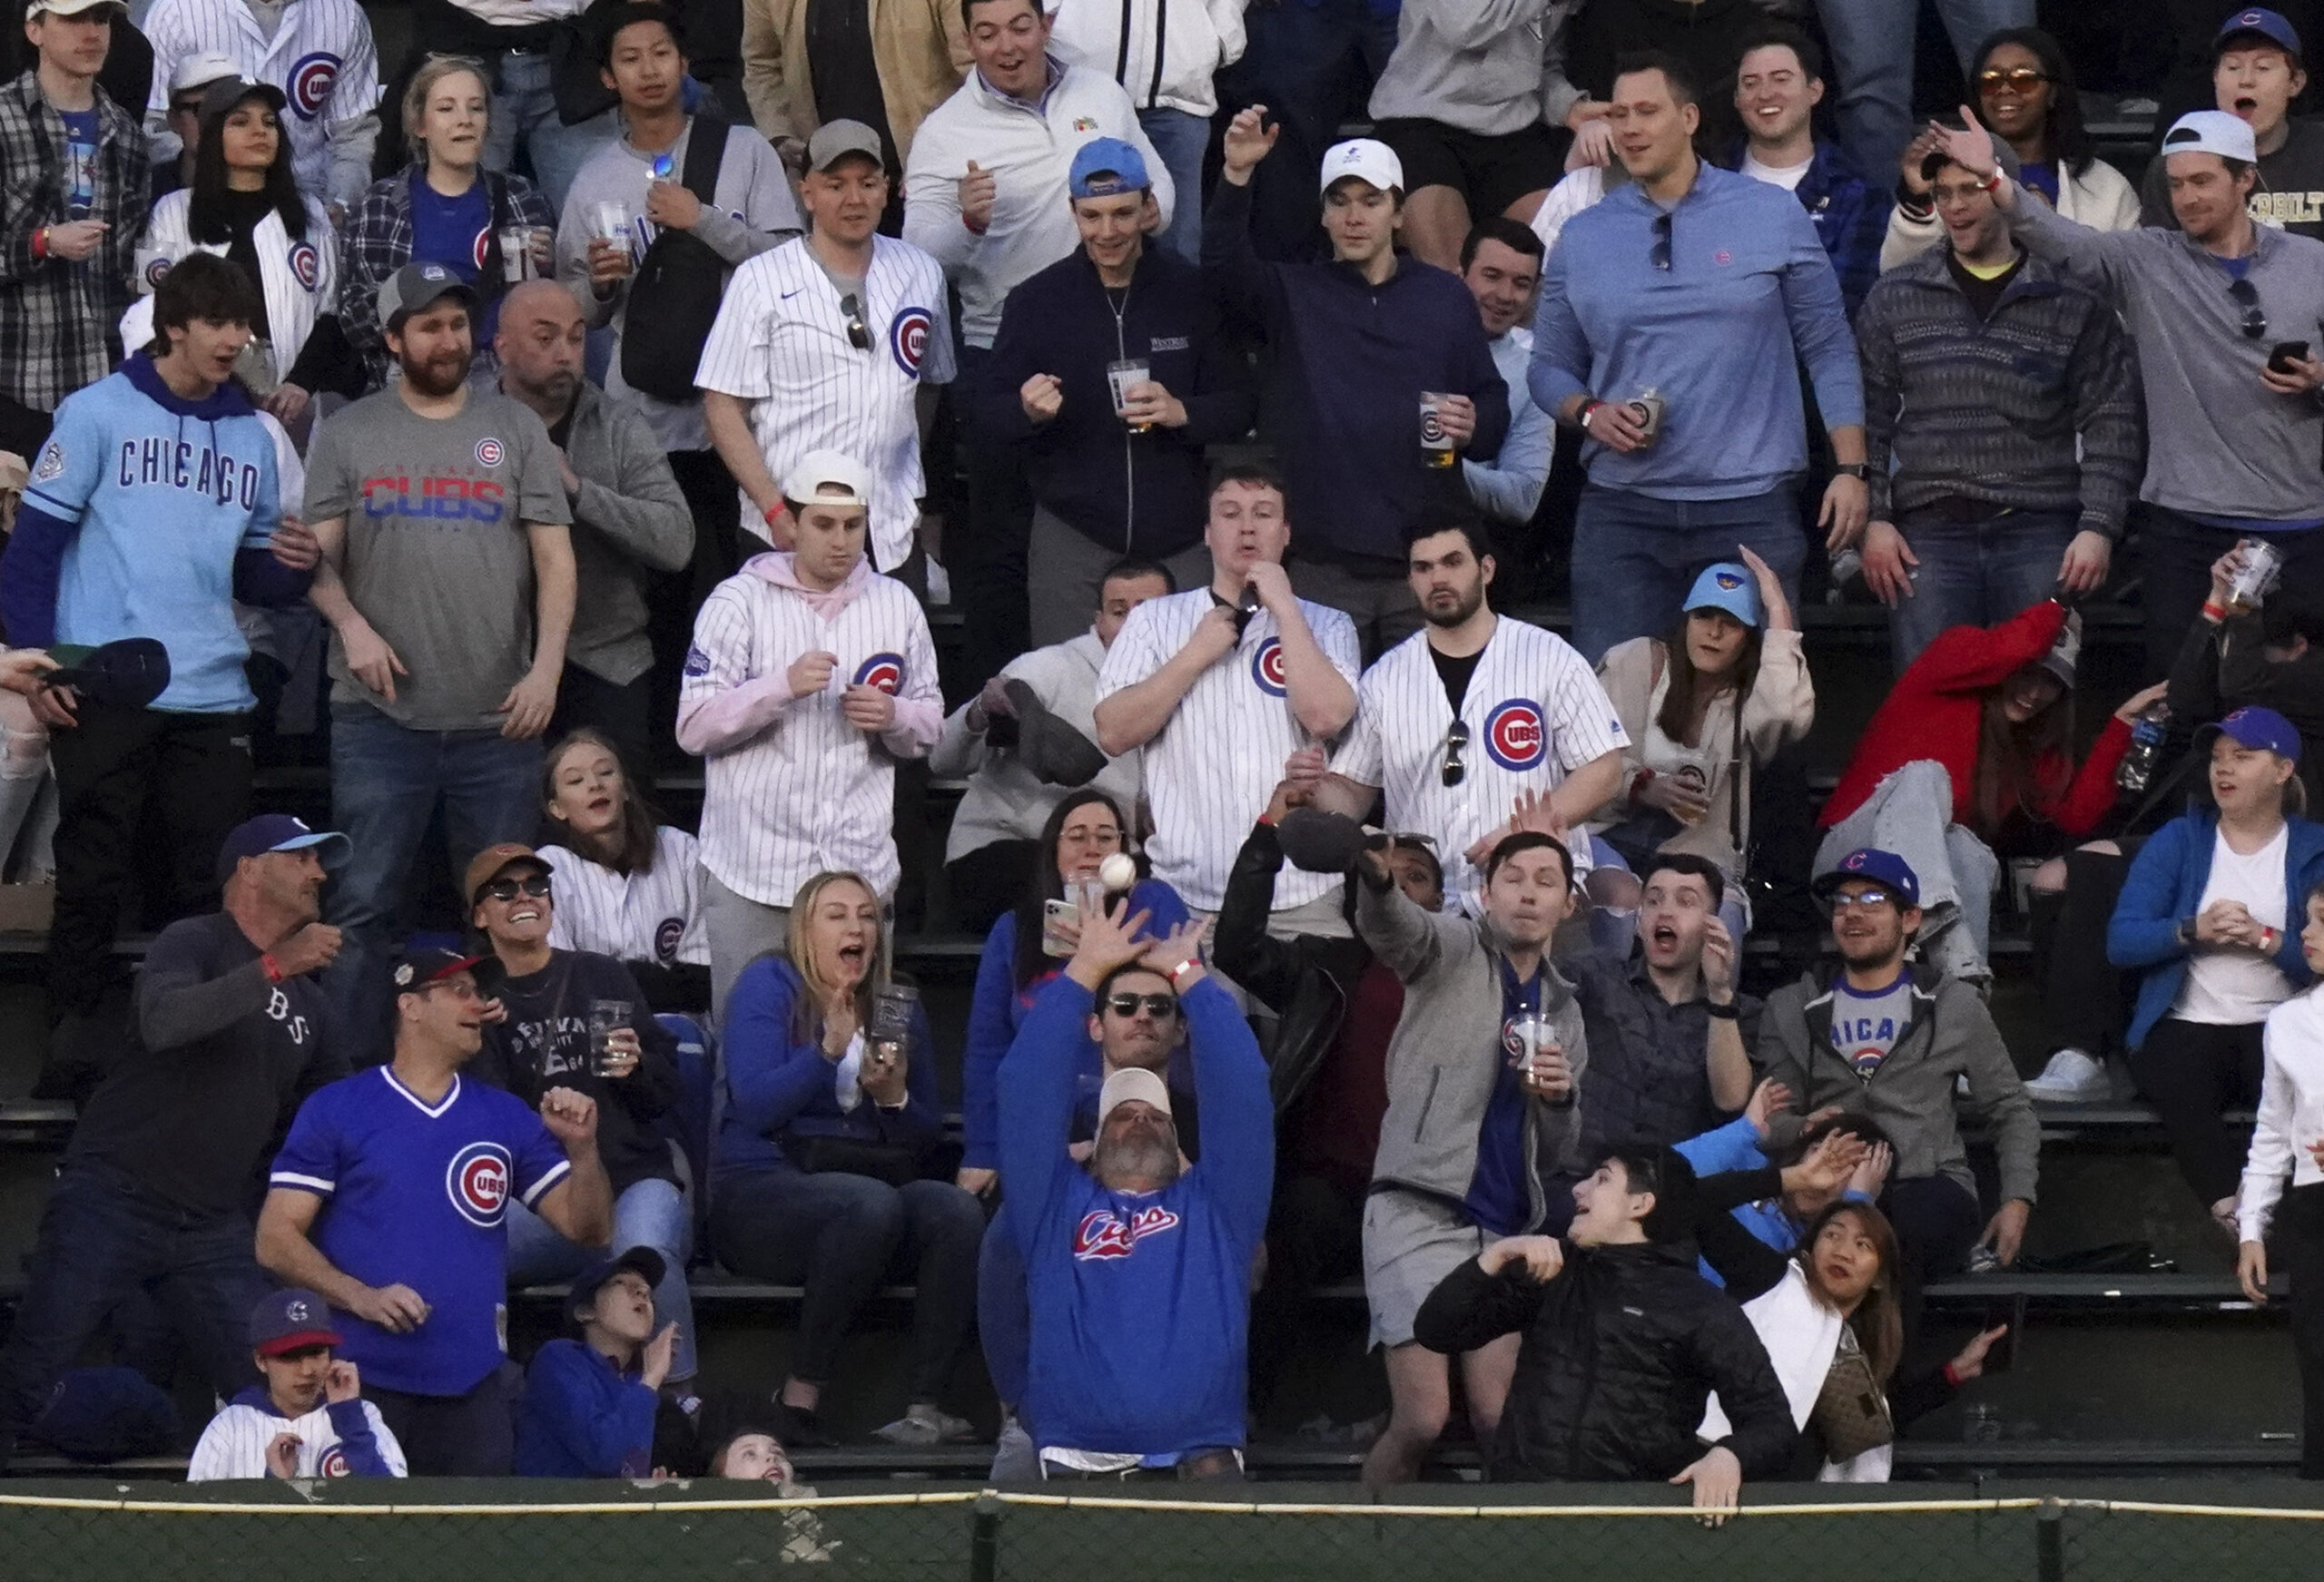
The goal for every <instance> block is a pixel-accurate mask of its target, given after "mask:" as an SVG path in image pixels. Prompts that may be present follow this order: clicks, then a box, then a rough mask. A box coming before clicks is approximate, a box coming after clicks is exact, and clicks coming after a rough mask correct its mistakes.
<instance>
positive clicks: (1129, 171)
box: [1065, 137, 1154, 198]
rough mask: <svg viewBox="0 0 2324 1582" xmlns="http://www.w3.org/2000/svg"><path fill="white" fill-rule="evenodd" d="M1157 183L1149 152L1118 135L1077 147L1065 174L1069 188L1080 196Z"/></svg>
mask: <svg viewBox="0 0 2324 1582" xmlns="http://www.w3.org/2000/svg"><path fill="white" fill-rule="evenodd" d="M1153 184H1154V182H1153V179H1152V178H1151V177H1149V176H1148V175H1147V173H1146V156H1145V155H1144V154H1142V153H1140V152H1137V148H1136V146H1135V145H1133V144H1130V143H1127V142H1123V141H1122V140H1121V139H1120V138H1118V137H1093V138H1091V139H1090V140H1089V141H1088V142H1085V143H1083V144H1082V145H1081V146H1080V147H1079V148H1078V149H1076V150H1074V151H1073V168H1072V170H1070V171H1069V172H1067V174H1066V178H1065V190H1066V191H1067V192H1069V193H1071V194H1072V195H1073V196H1074V197H1077V198H1114V197H1118V196H1120V195H1121V194H1122V193H1124V192H1144V191H1145V190H1146V189H1147V188H1148V187H1150V186H1152V185H1153Z"/></svg>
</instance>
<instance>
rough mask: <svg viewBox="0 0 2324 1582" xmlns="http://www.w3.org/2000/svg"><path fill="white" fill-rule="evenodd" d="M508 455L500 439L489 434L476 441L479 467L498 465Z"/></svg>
mask: <svg viewBox="0 0 2324 1582" xmlns="http://www.w3.org/2000/svg"><path fill="white" fill-rule="evenodd" d="M507 455H508V452H507V449H506V448H505V447H502V445H501V443H500V441H498V440H497V439H495V438H493V437H492V436H490V435H489V434H487V435H486V436H485V437H483V438H482V439H479V440H478V441H477V442H476V464H477V466H478V467H498V466H499V465H500V464H501V462H502V461H504V460H506V459H507Z"/></svg>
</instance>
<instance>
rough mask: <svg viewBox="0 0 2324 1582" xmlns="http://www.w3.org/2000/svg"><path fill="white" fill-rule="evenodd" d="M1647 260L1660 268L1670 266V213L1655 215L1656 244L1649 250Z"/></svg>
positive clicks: (1663, 268) (1664, 268) (1665, 268)
mask: <svg viewBox="0 0 2324 1582" xmlns="http://www.w3.org/2000/svg"><path fill="white" fill-rule="evenodd" d="M1646 261H1647V262H1648V263H1650V264H1652V265H1653V266H1654V267H1655V268H1656V269H1659V270H1667V269H1669V267H1670V216H1669V215H1668V214H1657V215H1656V216H1655V217H1654V245H1653V246H1652V247H1650V248H1649V249H1648V250H1647V253H1646Z"/></svg>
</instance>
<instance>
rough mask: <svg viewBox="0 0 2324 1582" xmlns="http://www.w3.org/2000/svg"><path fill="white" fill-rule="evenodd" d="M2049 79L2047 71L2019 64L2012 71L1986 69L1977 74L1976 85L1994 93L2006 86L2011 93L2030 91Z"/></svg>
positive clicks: (1986, 91)
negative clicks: (2038, 70) (2039, 70)
mask: <svg viewBox="0 0 2324 1582" xmlns="http://www.w3.org/2000/svg"><path fill="white" fill-rule="evenodd" d="M2049 80H2050V74H2049V73H2047V72H2037V71H2035V70H2034V69H2033V67H2032V66H2019V67H2018V68H2016V69H2015V70H2014V71H2008V72H2004V71H1997V70H1996V71H1988V72H1979V73H1978V74H1977V86H1978V87H1979V88H1981V89H1983V90H1984V92H1985V93H1999V92H2000V91H2001V90H2002V89H2004V88H2007V89H2008V90H2009V91H2010V92H2011V93H2032V92H2033V90H2034V89H2036V88H2038V87H2040V86H2041V85H2042V84H2044V83H2046V82H2048V81H2049Z"/></svg>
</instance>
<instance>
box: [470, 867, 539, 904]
mask: <svg viewBox="0 0 2324 1582" xmlns="http://www.w3.org/2000/svg"><path fill="white" fill-rule="evenodd" d="M484 893H485V894H487V895H488V896H490V897H491V898H492V899H494V900H497V901H513V900H515V899H517V896H518V895H519V894H524V895H528V896H532V897H534V898H535V899H539V898H540V897H543V896H546V895H547V894H548V875H547V874H546V873H536V874H531V875H528V876H527V877H526V878H524V879H494V880H493V881H492V882H491V883H490V884H487V885H486V886H485V887H484Z"/></svg>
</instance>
